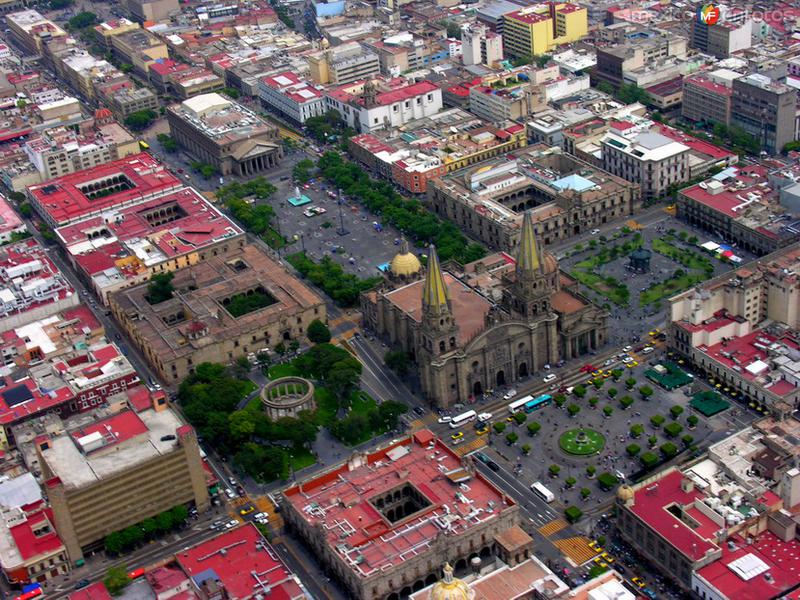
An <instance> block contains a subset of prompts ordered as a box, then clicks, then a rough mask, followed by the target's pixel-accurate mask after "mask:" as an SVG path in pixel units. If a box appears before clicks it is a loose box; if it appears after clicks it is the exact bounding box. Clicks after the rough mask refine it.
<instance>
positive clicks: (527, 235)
mask: <svg viewBox="0 0 800 600" xmlns="http://www.w3.org/2000/svg"><path fill="white" fill-rule="evenodd" d="M406 254H407V248H406V247H405V246H404V247H403V248H402V249H401V253H400V255H399V256H398V257H396V258H395V260H394V261H392V265H391V267H390V274H389V276H388V277H387V280H386V282H385V283H384V284H383V285H382V286H381V287H380V288H378V289H375V290H372V291H370V292H367V293H365V294H364V295H363V296H362V303H361V304H362V313H363V315H364V322H365V323H364V324H365V326H366V327H368V328H370V329H372V330H374V331H375V332H376V333H377V335H380V336H381V337H384V338H386V339H387V340H388V341H389V343H391V344H392V345H393V346H395V347H397V348H400V349H402V350H404V351H406V352H408V353H409V355H410V356H411V358H412V359H413V360H414V361H415V362H416V364H417V365H418V369H419V377H420V381H421V384H422V389H423V391H424V393H425V395H426V396H427V397H428V399H429V400H430V401H431V403H432V404H435V405H437V406H443V407H444V406H450V405H452V404H454V403H458V402H464V401H466V400H468V399H470V398H472V397H475V396H478V395H480V394H482V393H484V392H486V391H487V390H490V389H493V388H495V387H496V386H502V385H506V384H511V383H513V382H515V381H517V380H519V379H522V378H525V377H528V376H529V375H531V374H532V373H534V372H536V371H539V370H540V369H542V368H543V367H544V365H546V364H552V363H555V362H557V361H558V360H559V359H561V358H564V359H569V358H572V357H575V356H580V355H582V354H585V353H587V352H590V351H592V350H594V349H596V348H599V347H600V346H602V345H603V344H604V343H605V340H606V337H607V327H608V326H607V316H608V315H607V313H605V312H604V311H602V310H600V309H599V308H597V307H595V306H594V305H592V304H591V303H590V302H589V301H588V300H587V299H586V298H584V297H582V296H581V295H580V294H578V293H577V291H575V290H574V289H573V288H574V282H573V281H572V280H570V279H569V278H567V277H566V276H565V275H562V274H561V273H560V272H559V270H558V263H557V262H556V259H555V257H553V256H552V255H551V254H549V253H545V252H543V251H542V249H541V246H540V243H539V240H538V239H537V238H536V235H535V233H534V228H533V222H532V220H531V217H530V214H529V213H525V217H524V221H523V228H522V233H521V236H520V244H519V252H518V255H517V259H516V260H514V259H513V258H512V257H511V256H509V255H508V254H505V253H499V254H494V255H492V256H489V257H487V258H484V259H481V260H479V261H475V262H473V263H470V264H467V265H464V266H463V267H459V266H458V265H454V264H453V265H447V268H446V269H443V268H442V266H441V265H440V263H439V258H438V256H437V255H436V249H435V248H434V247H433V246H431V248H430V251H429V255H428V267H427V274H426V276H425V277H424V279H423V278H420V276H419V270H417V272H416V273H413V272H409V270H408V269H405V270H404V271H403V272H398V273H395V272H394V271H393V270H392V267H394V265H395V264H398V265H400V264H402V265H407V264H408V263H409V262H410V261H408V260H407V259H404V258H403V257H404V256H405V255H406Z"/></svg>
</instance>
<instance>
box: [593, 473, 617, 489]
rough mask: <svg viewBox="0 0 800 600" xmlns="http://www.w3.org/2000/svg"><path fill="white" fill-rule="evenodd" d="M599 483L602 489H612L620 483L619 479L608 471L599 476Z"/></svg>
mask: <svg viewBox="0 0 800 600" xmlns="http://www.w3.org/2000/svg"><path fill="white" fill-rule="evenodd" d="M597 483H598V484H599V485H600V488H601V489H604V490H610V489H611V488H613V487H614V486H615V485H617V484H618V483H619V479H617V477H615V476H614V475H612V474H611V473H609V472H608V471H606V472H604V473H600V475H598V476H597Z"/></svg>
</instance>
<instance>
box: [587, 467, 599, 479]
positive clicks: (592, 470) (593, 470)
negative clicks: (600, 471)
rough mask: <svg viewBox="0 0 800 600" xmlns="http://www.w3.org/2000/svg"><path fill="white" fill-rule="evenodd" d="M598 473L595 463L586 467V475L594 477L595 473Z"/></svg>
mask: <svg viewBox="0 0 800 600" xmlns="http://www.w3.org/2000/svg"><path fill="white" fill-rule="evenodd" d="M595 473H597V467H595V466H594V465H589V466H587V467H586V476H587V477H589V478H592V477H594V474H595Z"/></svg>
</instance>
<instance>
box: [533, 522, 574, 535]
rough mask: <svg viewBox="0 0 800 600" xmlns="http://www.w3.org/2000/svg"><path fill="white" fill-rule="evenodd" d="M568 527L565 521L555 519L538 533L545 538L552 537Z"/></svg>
mask: <svg viewBox="0 0 800 600" xmlns="http://www.w3.org/2000/svg"><path fill="white" fill-rule="evenodd" d="M566 526H567V522H566V521H565V520H564V519H553V520H552V521H550V522H549V523H546V524H544V525H542V526H541V527H539V529H537V531H538V532H539V533H540V534H542V535H543V536H544V537H550V536H551V535H554V534H556V533H558V532H559V531H561V530H562V529H564V528H565V527H566Z"/></svg>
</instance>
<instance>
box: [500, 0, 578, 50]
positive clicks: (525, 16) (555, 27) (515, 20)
mask: <svg viewBox="0 0 800 600" xmlns="http://www.w3.org/2000/svg"><path fill="white" fill-rule="evenodd" d="M588 27H589V24H588V19H587V12H586V9H585V8H584V7H582V6H579V5H577V4H570V3H559V2H548V3H547V4H536V5H533V6H529V7H526V8H523V9H520V10H516V11H514V12H510V13H505V14H504V15H503V47H504V48H505V51H506V54H508V55H510V56H517V57H525V56H538V55H541V54H546V53H547V52H549V51H550V50H552V49H553V48H555V47H557V46H559V45H561V44H569V43H571V42H577V41H579V40H581V39H582V38H583V37H584V36H585V35H586V34H587V33H588Z"/></svg>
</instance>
